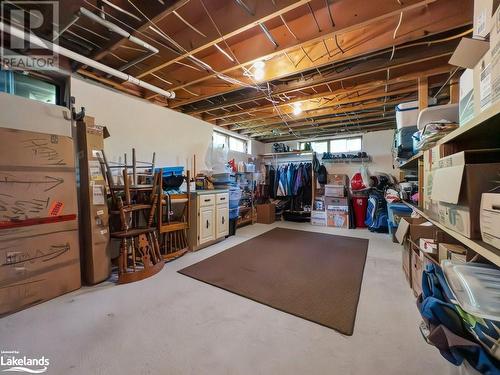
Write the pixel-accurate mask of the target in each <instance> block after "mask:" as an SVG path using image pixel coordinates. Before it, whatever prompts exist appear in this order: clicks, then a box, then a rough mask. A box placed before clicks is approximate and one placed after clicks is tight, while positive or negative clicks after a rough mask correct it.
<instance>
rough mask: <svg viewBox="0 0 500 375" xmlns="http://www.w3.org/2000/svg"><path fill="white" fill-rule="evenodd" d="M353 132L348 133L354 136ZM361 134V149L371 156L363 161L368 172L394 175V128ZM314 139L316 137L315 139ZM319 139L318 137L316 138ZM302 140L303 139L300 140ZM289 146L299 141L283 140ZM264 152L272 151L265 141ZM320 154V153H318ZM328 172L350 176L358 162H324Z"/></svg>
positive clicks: (269, 144) (295, 147) (293, 146)
mask: <svg viewBox="0 0 500 375" xmlns="http://www.w3.org/2000/svg"><path fill="white" fill-rule="evenodd" d="M354 135H355V134H349V136H354ZM362 136H363V151H365V152H366V153H367V154H368V155H370V156H371V157H372V161H371V162H370V163H365V166H366V167H367V168H368V170H369V171H370V173H375V172H384V173H389V174H392V175H396V170H395V169H393V167H392V164H393V157H392V151H391V150H392V142H393V139H394V130H381V131H376V132H369V133H364V134H362ZM315 140H316V139H315ZM317 140H319V139H317ZM301 141H304V140H301ZM283 143H285V144H286V145H288V146H290V149H298V147H299V141H289V142H283ZM265 152H272V144H271V143H267V144H266V146H265ZM319 156H320V155H319ZM325 166H326V168H327V170H328V172H329V173H332V174H334V173H341V174H347V175H348V176H352V175H353V174H354V173H355V172H357V170H358V169H359V166H360V164H359V163H351V164H347V163H345V164H342V163H325Z"/></svg>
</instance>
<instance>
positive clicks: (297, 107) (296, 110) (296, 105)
mask: <svg viewBox="0 0 500 375" xmlns="http://www.w3.org/2000/svg"><path fill="white" fill-rule="evenodd" d="M301 113H302V103H293V114H294V115H295V116H298V115H300V114H301Z"/></svg>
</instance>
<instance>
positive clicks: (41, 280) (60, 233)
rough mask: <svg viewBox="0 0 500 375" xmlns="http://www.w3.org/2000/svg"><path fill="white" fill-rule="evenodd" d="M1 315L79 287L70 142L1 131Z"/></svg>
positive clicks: (74, 180)
mask: <svg viewBox="0 0 500 375" xmlns="http://www.w3.org/2000/svg"><path fill="white" fill-rule="evenodd" d="M0 180H1V183H0V196H1V197H2V199H1V208H2V209H1V210H0V262H1V263H0V265H1V267H0V316H1V315H3V314H6V313H10V312H14V311H17V310H20V309H23V308H25V307H28V306H31V305H33V304H36V303H40V302H43V301H46V300H48V299H51V298H54V297H57V296H59V295H61V294H63V293H67V292H69V291H72V290H75V289H78V288H79V287H80V254H79V245H78V221H77V212H78V208H77V199H76V176H75V161H74V148H73V140H72V139H71V138H69V137H62V136H57V135H50V134H42V133H34V132H26V131H18V130H10V129H5V128H2V129H0Z"/></svg>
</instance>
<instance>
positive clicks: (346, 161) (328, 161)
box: [321, 157, 372, 163]
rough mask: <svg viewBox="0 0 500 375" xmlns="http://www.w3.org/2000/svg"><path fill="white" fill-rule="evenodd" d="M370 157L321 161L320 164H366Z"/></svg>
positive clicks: (370, 159)
mask: <svg viewBox="0 0 500 375" xmlns="http://www.w3.org/2000/svg"><path fill="white" fill-rule="evenodd" d="M370 161H372V158H371V157H366V158H345V159H321V162H322V163H368V162H370Z"/></svg>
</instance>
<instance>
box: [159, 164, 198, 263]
mask: <svg viewBox="0 0 500 375" xmlns="http://www.w3.org/2000/svg"><path fill="white" fill-rule="evenodd" d="M161 173H162V178H160V183H159V192H160V193H159V194H160V199H159V200H158V219H157V225H158V233H159V234H160V240H161V244H162V250H163V259H164V260H166V261H169V260H173V259H175V258H178V257H180V256H182V255H184V254H185V253H187V252H188V250H189V242H188V236H187V230H188V229H189V206H190V199H189V197H190V194H191V190H190V185H189V180H190V172H189V171H186V175H185V176H183V177H184V180H185V181H186V183H187V192H186V193H182V194H164V191H163V170H162V171H161ZM180 204H182V205H183V206H182V208H181V214H180V215H179V216H178V217H177V219H176V220H172V219H171V216H172V215H171V211H172V207H173V206H174V205H177V206H178V205H180Z"/></svg>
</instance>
